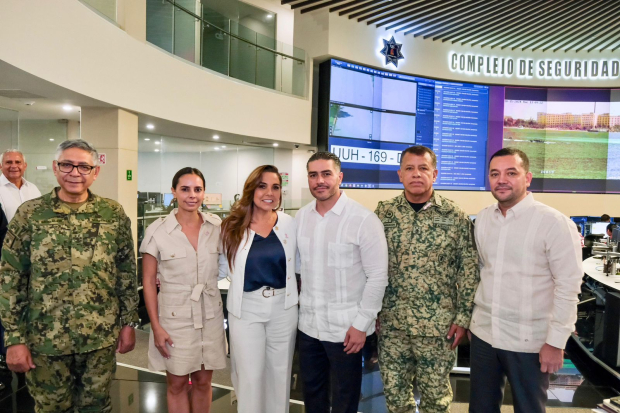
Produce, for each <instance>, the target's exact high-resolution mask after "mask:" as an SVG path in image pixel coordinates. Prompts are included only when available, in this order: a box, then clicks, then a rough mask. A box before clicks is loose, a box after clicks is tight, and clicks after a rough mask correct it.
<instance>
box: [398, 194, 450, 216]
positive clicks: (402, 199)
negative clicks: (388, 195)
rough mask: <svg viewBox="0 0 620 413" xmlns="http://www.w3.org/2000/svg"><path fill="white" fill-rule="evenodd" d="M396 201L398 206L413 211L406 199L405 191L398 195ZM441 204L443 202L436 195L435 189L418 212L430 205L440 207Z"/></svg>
mask: <svg viewBox="0 0 620 413" xmlns="http://www.w3.org/2000/svg"><path fill="white" fill-rule="evenodd" d="M398 202H399V204H400V206H402V207H404V208H407V209H408V210H412V211H413V209H412V208H411V205H409V201H407V197H406V196H405V191H403V192H402V193H401V194H400V196H399V197H398ZM442 206H443V203H442V201H441V197H440V196H439V195H437V194H436V193H435V191H433V193H432V194H431V197H430V199H429V200H428V201H427V202H426V205H424V207H423V208H422V209H421V210H420V211H419V212H418V214H419V213H420V212H422V211H426V210H427V209H429V208H431V207H437V208H441V207H442Z"/></svg>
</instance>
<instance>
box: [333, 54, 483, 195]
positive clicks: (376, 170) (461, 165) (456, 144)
mask: <svg viewBox="0 0 620 413" xmlns="http://www.w3.org/2000/svg"><path fill="white" fill-rule="evenodd" d="M326 69H327V70H329V73H328V74H327V76H328V77H329V89H328V91H329V102H328V111H329V113H328V124H327V131H326V132H327V133H326V135H327V136H326V138H327V142H326V143H327V145H328V147H329V150H330V151H332V152H334V153H335V154H336V155H338V156H339V157H340V159H341V161H342V163H343V169H346V174H345V179H344V181H343V187H353V188H400V187H402V185H401V184H400V182H399V180H398V175H397V174H396V171H397V170H398V168H399V165H400V153H401V152H402V151H403V149H405V148H407V147H409V146H412V145H425V146H428V147H429V148H432V149H433V150H434V151H435V153H436V154H437V168H438V169H439V172H440V173H439V177H438V180H437V182H436V183H435V187H436V188H439V189H442V188H445V189H460V190H484V188H485V175H484V173H485V171H484V169H480V168H478V167H477V165H479V164H481V163H484V162H485V159H486V150H487V133H488V120H487V115H488V111H489V87H488V86H484V85H475V84H463V83H454V82H443V81H436V80H432V79H425V78H420V77H414V76H408V75H403V74H398V73H391V72H385V71H380V70H375V69H370V68H367V67H363V66H359V65H354V64H351V63H346V62H342V61H338V60H331V61H330V62H329V64H328V65H326V66H324V68H323V71H325V70H326ZM322 74H323V73H322Z"/></svg>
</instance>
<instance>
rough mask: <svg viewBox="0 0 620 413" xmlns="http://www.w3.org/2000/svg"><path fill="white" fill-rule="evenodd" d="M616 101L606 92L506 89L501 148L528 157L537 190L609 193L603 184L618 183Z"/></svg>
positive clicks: (619, 102)
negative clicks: (592, 188) (509, 149)
mask: <svg viewBox="0 0 620 413" xmlns="http://www.w3.org/2000/svg"><path fill="white" fill-rule="evenodd" d="M619 98H620V91H619V90H610V89H544V88H514V87H506V88H505V100H504V131H503V146H505V147H514V148H518V149H520V150H522V151H524V152H525V153H526V154H528V157H529V158H530V163H531V166H530V169H531V171H532V175H533V177H534V178H535V180H536V183H537V184H538V186H540V185H541V184H542V189H545V186H547V188H548V189H553V188H555V189H563V190H569V188H572V190H585V191H588V190H589V189H591V188H587V186H589V185H590V184H593V185H594V186H595V187H596V189H599V191H596V192H606V190H609V189H612V190H613V186H614V182H608V181H613V180H618V179H620V162H619V160H620V99H619ZM541 180H543V181H541ZM584 184H585V185H584Z"/></svg>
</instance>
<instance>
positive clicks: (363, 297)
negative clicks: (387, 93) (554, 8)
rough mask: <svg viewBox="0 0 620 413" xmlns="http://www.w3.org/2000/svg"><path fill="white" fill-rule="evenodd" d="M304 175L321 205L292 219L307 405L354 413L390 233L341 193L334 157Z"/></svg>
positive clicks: (315, 158)
mask: <svg viewBox="0 0 620 413" xmlns="http://www.w3.org/2000/svg"><path fill="white" fill-rule="evenodd" d="M307 170H308V186H309V188H310V192H311V193H312V196H314V198H315V199H316V200H315V201H313V202H311V203H310V204H308V205H306V206H305V207H303V208H301V209H300V210H299V212H297V215H295V221H296V222H297V248H298V249H299V253H300V259H301V260H300V261H301V294H300V295H299V331H300V332H299V340H298V341H299V364H300V367H301V379H302V381H303V393H304V404H305V408H306V412H307V413H329V412H330V411H331V413H356V412H357V407H358V403H359V399H360V390H361V384H362V353H361V351H360V350H361V349H362V348H363V347H364V342H365V341H366V335H367V334H372V333H374V331H375V320H376V318H377V313H378V312H379V310H381V303H382V301H383V294H384V292H385V287H386V286H387V284H388V276H387V270H388V251H387V243H386V241H385V232H384V230H383V224H382V223H381V221H379V218H378V217H377V216H376V215H375V214H374V213H373V212H372V211H370V210H368V209H366V208H364V207H363V206H362V205H360V204H358V203H357V202H355V201H354V200H352V199H349V198H347V196H346V194H345V193H344V191H341V190H340V189H339V186H340V183H341V182H342V177H343V174H342V172H341V171H340V159H338V157H337V156H336V155H334V154H333V153H330V152H317V153H315V154H314V155H312V156H311V157H310V159H309V160H308V164H307ZM330 392H331V410H330Z"/></svg>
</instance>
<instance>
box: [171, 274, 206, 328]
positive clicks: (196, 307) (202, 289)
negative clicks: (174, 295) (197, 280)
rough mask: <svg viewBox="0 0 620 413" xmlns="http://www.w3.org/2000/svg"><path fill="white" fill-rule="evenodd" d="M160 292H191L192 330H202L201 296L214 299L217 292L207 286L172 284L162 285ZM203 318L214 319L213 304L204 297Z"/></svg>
mask: <svg viewBox="0 0 620 413" xmlns="http://www.w3.org/2000/svg"><path fill="white" fill-rule="evenodd" d="M161 290H162V291H165V292H187V291H191V296H190V298H189V299H190V301H191V305H192V319H193V321H194V328H195V329H198V328H202V317H203V314H202V305H201V304H202V303H201V300H200V299H201V298H202V297H203V295H210V296H211V297H215V295H216V294H217V290H216V289H215V288H214V287H213V286H211V285H207V284H196V285H195V286H193V287H192V286H190V285H174V284H162V285H161ZM202 301H204V304H205V318H206V319H207V320H209V319H211V318H214V317H215V312H214V311H213V304H212V302H211V300H210V299H209V297H205V299H204V300H202Z"/></svg>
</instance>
